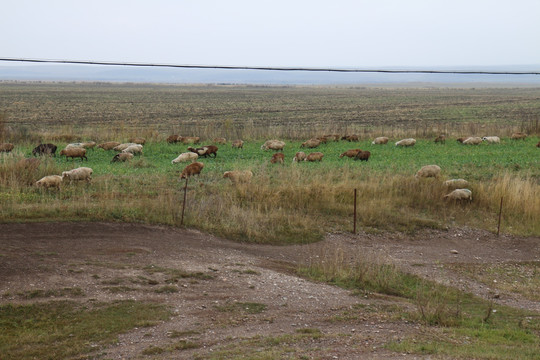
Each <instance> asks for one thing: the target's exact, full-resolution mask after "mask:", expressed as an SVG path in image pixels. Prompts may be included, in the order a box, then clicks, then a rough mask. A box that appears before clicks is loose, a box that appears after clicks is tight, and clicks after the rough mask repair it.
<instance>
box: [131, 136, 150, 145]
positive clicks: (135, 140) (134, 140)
mask: <svg viewBox="0 0 540 360" xmlns="http://www.w3.org/2000/svg"><path fill="white" fill-rule="evenodd" d="M129 142H131V143H135V144H139V145H144V144H145V143H146V139H144V138H140V137H134V138H131V139H129Z"/></svg>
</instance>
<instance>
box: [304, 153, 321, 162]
mask: <svg viewBox="0 0 540 360" xmlns="http://www.w3.org/2000/svg"><path fill="white" fill-rule="evenodd" d="M323 156H324V154H323V153H322V152H314V153H311V154H309V155H308V156H306V158H305V159H304V161H322V158H323Z"/></svg>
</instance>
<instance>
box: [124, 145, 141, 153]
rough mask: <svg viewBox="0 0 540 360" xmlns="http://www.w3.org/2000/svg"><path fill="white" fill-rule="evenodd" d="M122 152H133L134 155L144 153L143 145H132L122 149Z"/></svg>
mask: <svg viewBox="0 0 540 360" xmlns="http://www.w3.org/2000/svg"><path fill="white" fill-rule="evenodd" d="M122 152H125V153H131V154H133V155H142V153H143V146H142V145H139V144H137V145H130V146H128V147H127V148H125V149H124V150H122Z"/></svg>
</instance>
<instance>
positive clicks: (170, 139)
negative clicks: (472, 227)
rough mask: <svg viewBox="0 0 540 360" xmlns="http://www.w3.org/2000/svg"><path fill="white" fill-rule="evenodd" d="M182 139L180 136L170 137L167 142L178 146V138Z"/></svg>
mask: <svg viewBox="0 0 540 360" xmlns="http://www.w3.org/2000/svg"><path fill="white" fill-rule="evenodd" d="M179 137H180V135H170V136H169V137H168V138H167V142H168V143H169V144H176V143H177V142H178V141H179V140H178V138H179Z"/></svg>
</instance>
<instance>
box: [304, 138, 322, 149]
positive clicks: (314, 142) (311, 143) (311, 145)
mask: <svg viewBox="0 0 540 360" xmlns="http://www.w3.org/2000/svg"><path fill="white" fill-rule="evenodd" d="M319 145H321V140H319V139H309V140H308V141H306V142H304V143H302V145H300V147H301V148H303V147H307V148H310V149H313V148H316V147H318V146H319Z"/></svg>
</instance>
